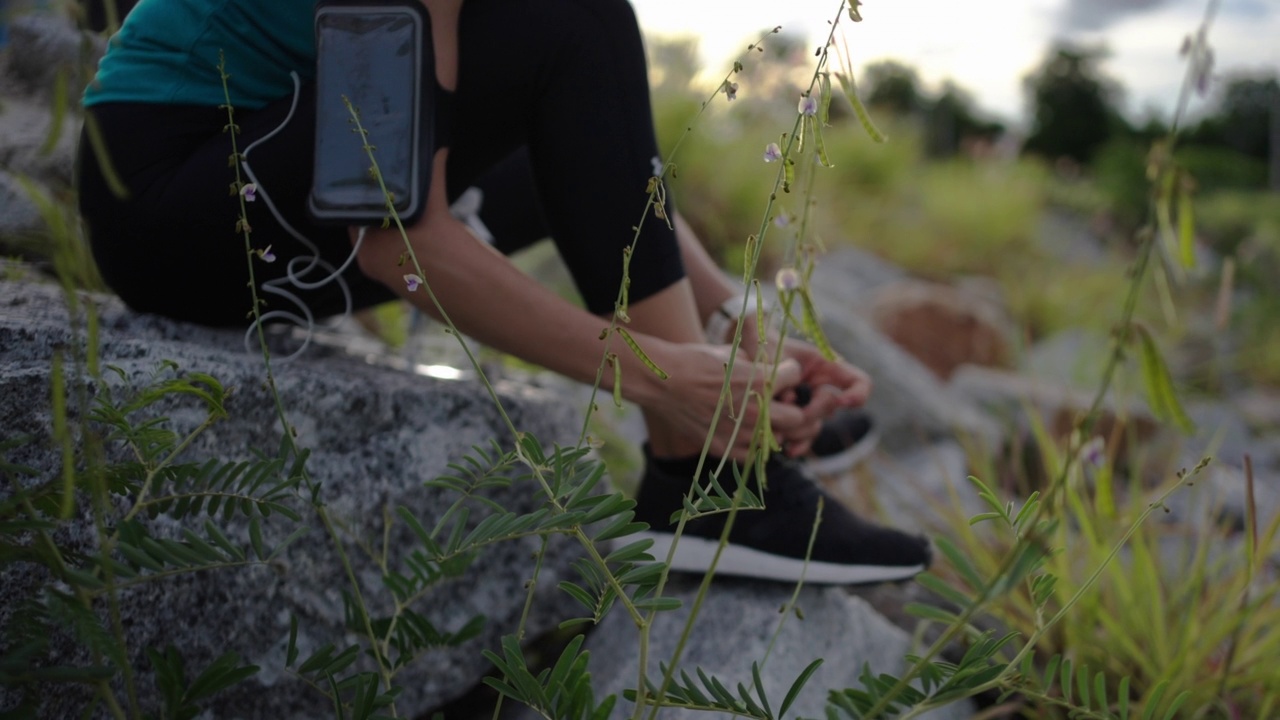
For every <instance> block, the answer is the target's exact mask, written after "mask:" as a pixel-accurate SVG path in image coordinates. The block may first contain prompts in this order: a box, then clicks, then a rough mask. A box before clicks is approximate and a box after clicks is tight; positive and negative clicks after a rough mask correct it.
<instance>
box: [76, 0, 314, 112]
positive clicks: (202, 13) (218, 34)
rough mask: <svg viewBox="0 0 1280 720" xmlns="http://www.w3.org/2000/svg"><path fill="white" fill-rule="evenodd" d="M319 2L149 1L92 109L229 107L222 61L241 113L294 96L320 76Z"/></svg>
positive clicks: (130, 23)
mask: <svg viewBox="0 0 1280 720" xmlns="http://www.w3.org/2000/svg"><path fill="white" fill-rule="evenodd" d="M314 7H315V0H142V2H140V3H138V5H137V7H135V8H134V9H133V11H132V12H130V13H129V16H128V18H127V19H126V20H125V22H124V25H123V26H122V27H121V28H120V31H119V32H118V33H116V34H115V35H114V36H112V38H111V40H110V41H109V42H108V46H107V53H106V55H104V56H103V58H102V60H101V61H100V62H99V64H98V71H97V74H96V75H95V76H94V79H93V81H92V82H91V83H90V84H89V87H88V88H86V90H85V94H84V104H85V105H94V104H97V103H104V102H141V103H171V104H191V105H212V106H217V105H222V104H223V103H225V102H226V95H224V91H223V86H222V75H221V73H220V72H219V70H218V65H219V58H220V56H221V57H222V58H225V63H226V71H227V74H228V75H229V76H230V77H229V78H228V80H227V92H228V93H229V94H230V97H231V103H232V105H233V106H235V107H244V108H259V107H262V106H264V105H266V104H267V103H269V102H271V101H272V100H275V99H278V98H281V97H284V96H286V95H289V94H290V93H292V92H293V80H292V79H291V78H290V72H296V73H298V75H299V76H300V77H301V78H302V79H303V81H307V80H310V79H311V78H313V77H314V75H315V36H314V30H313V14H314Z"/></svg>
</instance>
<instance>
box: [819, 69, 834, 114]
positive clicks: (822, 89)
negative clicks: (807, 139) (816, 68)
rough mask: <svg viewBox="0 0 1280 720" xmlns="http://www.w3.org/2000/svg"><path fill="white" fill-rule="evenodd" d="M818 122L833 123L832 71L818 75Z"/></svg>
mask: <svg viewBox="0 0 1280 720" xmlns="http://www.w3.org/2000/svg"><path fill="white" fill-rule="evenodd" d="M818 122H819V123H822V124H823V125H830V124H831V73H829V72H824V73H820V74H819V75H818Z"/></svg>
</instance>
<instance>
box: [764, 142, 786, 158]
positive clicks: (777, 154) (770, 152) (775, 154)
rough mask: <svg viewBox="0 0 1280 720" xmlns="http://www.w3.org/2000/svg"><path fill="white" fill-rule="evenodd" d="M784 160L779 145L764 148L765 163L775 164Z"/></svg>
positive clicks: (773, 144) (770, 144) (769, 145)
mask: <svg viewBox="0 0 1280 720" xmlns="http://www.w3.org/2000/svg"><path fill="white" fill-rule="evenodd" d="M781 159H782V148H780V147H778V143H769V144H768V145H765V146H764V161H765V162H773V161H774V160H781Z"/></svg>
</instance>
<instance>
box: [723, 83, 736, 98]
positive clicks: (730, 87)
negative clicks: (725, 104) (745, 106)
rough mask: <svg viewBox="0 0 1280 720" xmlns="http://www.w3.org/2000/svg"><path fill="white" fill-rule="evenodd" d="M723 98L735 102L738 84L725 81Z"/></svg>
mask: <svg viewBox="0 0 1280 720" xmlns="http://www.w3.org/2000/svg"><path fill="white" fill-rule="evenodd" d="M724 96H725V97H727V98H729V100H737V99H738V83H736V82H729V81H728V80H726V81H725V83H724Z"/></svg>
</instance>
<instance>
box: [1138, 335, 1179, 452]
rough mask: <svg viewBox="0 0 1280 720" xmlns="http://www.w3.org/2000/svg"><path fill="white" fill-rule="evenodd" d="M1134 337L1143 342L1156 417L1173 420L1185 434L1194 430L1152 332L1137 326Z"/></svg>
mask: <svg viewBox="0 0 1280 720" xmlns="http://www.w3.org/2000/svg"><path fill="white" fill-rule="evenodd" d="M1133 330H1134V333H1133V337H1134V338H1136V339H1137V341H1138V343H1139V351H1140V357H1141V368H1142V381H1143V385H1145V386H1146V389H1147V402H1149V403H1150V404H1151V411H1152V412H1154V413H1155V415H1156V417H1158V418H1160V419H1162V420H1167V421H1171V422H1173V423H1174V424H1176V425H1177V426H1178V428H1179V429H1180V430H1182V431H1183V432H1190V431H1191V430H1192V429H1193V425H1192V422H1191V419H1190V418H1189V417H1187V413H1186V411H1184V410H1183V409H1182V403H1181V402H1179V401H1178V395H1177V392H1176V391H1175V390H1174V389H1173V378H1172V377H1171V376H1170V374H1169V368H1168V366H1166V365H1165V362H1164V358H1163V356H1161V354H1160V349H1159V348H1158V347H1157V346H1156V341H1155V338H1153V337H1152V336H1151V333H1150V331H1148V330H1147V329H1146V327H1145V326H1143V325H1141V324H1139V323H1133Z"/></svg>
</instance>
